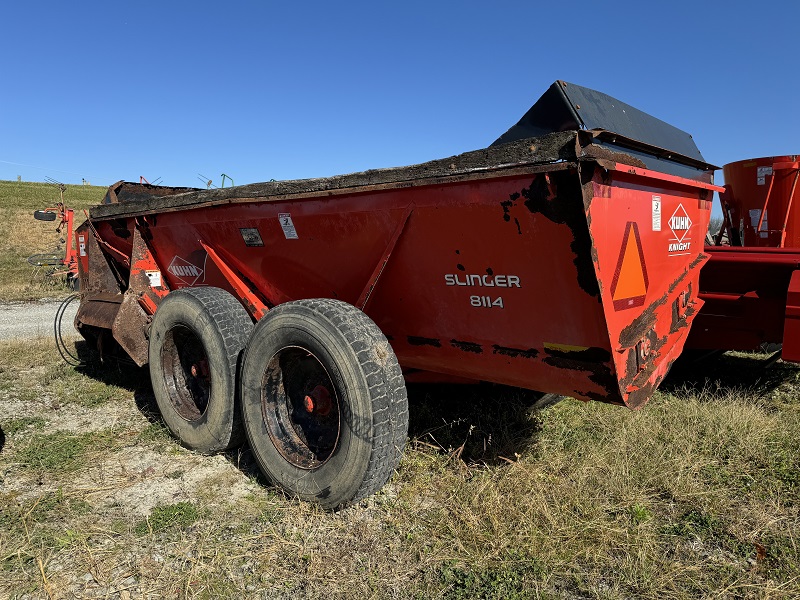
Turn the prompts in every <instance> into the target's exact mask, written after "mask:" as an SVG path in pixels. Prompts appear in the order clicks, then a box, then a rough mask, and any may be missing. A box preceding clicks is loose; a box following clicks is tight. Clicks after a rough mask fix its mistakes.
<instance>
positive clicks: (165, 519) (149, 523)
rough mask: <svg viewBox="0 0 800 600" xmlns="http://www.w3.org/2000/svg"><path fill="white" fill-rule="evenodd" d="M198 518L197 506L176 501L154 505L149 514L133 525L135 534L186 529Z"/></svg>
mask: <svg viewBox="0 0 800 600" xmlns="http://www.w3.org/2000/svg"><path fill="white" fill-rule="evenodd" d="M198 518H199V513H198V511H197V507H196V506H195V505H194V504H192V503H191V502H178V503H177V504H170V505H167V506H156V507H155V508H154V509H153V510H152V512H151V513H150V516H149V517H147V519H145V520H144V521H141V522H140V523H139V524H137V525H136V527H134V532H135V533H136V534H137V535H146V534H148V533H150V534H153V533H160V532H163V531H174V530H179V529H186V528H187V527H189V526H190V525H192V524H193V523H194V522H195V521H197V519H198Z"/></svg>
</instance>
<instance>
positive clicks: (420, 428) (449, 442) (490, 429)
mask: <svg viewBox="0 0 800 600" xmlns="http://www.w3.org/2000/svg"><path fill="white" fill-rule="evenodd" d="M536 398H538V395H536V394H535V392H527V391H525V390H519V389H516V388H510V387H505V386H499V385H488V384H487V385H483V384H480V385H456V384H410V385H408V401H409V437H410V438H411V439H412V440H416V441H418V442H422V443H424V444H429V445H431V446H434V447H436V448H438V449H440V450H442V451H444V452H447V453H450V454H451V455H453V456H455V457H456V458H460V459H462V460H464V461H465V462H467V463H487V464H493V463H498V462H505V460H504V459H509V458H511V459H513V458H514V455H515V454H522V453H523V452H524V451H525V450H527V449H529V448H530V447H532V446H533V445H534V444H535V442H536V435H537V433H538V432H539V431H540V430H541V426H542V420H541V417H540V415H539V413H538V412H536V411H531V409H530V407H531V404H532V403H533V401H534V400H535V399H536Z"/></svg>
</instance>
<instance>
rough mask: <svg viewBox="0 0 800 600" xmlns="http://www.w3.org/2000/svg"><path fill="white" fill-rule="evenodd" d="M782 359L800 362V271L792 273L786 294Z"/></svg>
mask: <svg viewBox="0 0 800 600" xmlns="http://www.w3.org/2000/svg"><path fill="white" fill-rule="evenodd" d="M781 358H783V360H789V361H792V362H800V270H799V271H794V272H793V273H792V278H791V280H790V281H789V289H788V292H787V294H786V321H785V324H784V329H783V349H782V352H781Z"/></svg>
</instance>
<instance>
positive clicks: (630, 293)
mask: <svg viewBox="0 0 800 600" xmlns="http://www.w3.org/2000/svg"><path fill="white" fill-rule="evenodd" d="M649 283H650V282H649V280H648V278H647V267H646V266H645V264H644V253H643V252H642V240H641V238H640V237H639V226H638V225H637V224H636V223H634V222H633V221H628V223H627V224H626V225H625V236H624V237H623V238H622V248H621V249H620V252H619V258H618V259H617V268H616V270H615V271H614V279H613V281H612V282H611V300H612V301H613V302H614V310H625V309H627V308H633V307H634V306H643V305H644V298H645V296H646V295H647V287H648V285H649Z"/></svg>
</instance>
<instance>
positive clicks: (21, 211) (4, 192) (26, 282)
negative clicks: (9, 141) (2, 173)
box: [0, 181, 106, 302]
mask: <svg viewBox="0 0 800 600" xmlns="http://www.w3.org/2000/svg"><path fill="white" fill-rule="evenodd" d="M105 191H106V190H105V188H101V187H93V186H80V185H70V186H67V191H66V192H65V193H64V200H65V202H66V204H67V206H68V207H70V208H73V209H75V225H76V226H77V225H78V224H80V223H82V222H83V220H84V217H83V212H82V211H83V209H84V208H87V207H89V206H91V205H93V204H99V203H100V202H101V201H102V199H103V195H104V194H105ZM58 200H59V192H58V188H57V187H56V186H53V185H50V184H44V183H28V182H16V181H0V220H2V222H3V223H4V224H5V227H6V232H7V234H6V235H4V236H3V237H2V238H0V302H6V301H10V300H32V299H39V298H41V297H43V296H47V297H62V296H66V295H67V293H68V290H67V289H66V288H65V287H64V286H63V283H64V281H63V279H59V278H55V279H54V278H50V277H47V275H46V272H47V267H44V268H36V267H32V266H31V265H30V264H28V262H27V260H26V259H27V257H28V256H30V255H31V254H37V253H44V252H60V253H61V254H62V255H63V252H64V244H63V243H59V239H60V237H59V234H58V233H56V232H55V228H56V226H57V223H56V222H49V221H48V222H43V221H36V220H34V218H33V211H35V210H37V209H44V208H48V207H54V206H55V205H56V204H57V203H58Z"/></svg>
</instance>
